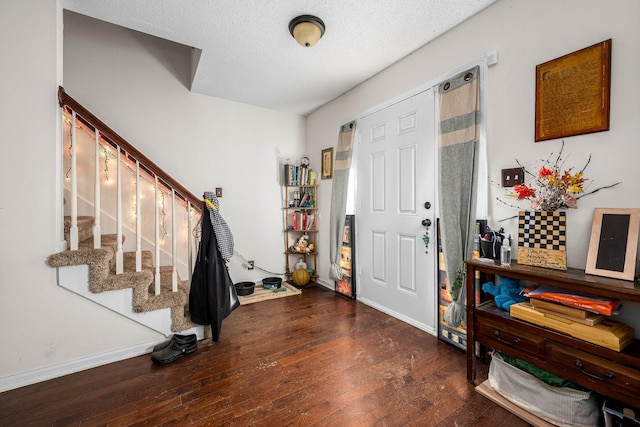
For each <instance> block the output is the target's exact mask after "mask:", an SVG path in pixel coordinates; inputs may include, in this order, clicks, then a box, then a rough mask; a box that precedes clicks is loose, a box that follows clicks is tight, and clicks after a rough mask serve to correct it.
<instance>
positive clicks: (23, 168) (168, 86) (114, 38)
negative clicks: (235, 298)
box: [0, 0, 305, 390]
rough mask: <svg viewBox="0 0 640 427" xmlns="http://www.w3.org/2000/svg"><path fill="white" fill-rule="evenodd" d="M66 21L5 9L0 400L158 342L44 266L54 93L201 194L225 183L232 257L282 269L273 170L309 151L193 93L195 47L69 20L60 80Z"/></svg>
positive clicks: (49, 250)
mask: <svg viewBox="0 0 640 427" xmlns="http://www.w3.org/2000/svg"><path fill="white" fill-rule="evenodd" d="M62 16H63V14H62V10H61V8H60V7H59V5H58V4H57V1H56V0H46V1H42V0H3V1H2V2H1V3H0V36H1V37H0V57H1V58H2V64H3V66H2V67H0V93H2V98H3V102H2V104H1V106H0V112H1V114H0V125H1V128H2V129H3V132H2V139H1V141H2V148H3V155H2V156H0V159H1V160H0V162H1V164H0V178H1V179H2V182H3V185H2V192H1V195H2V198H1V199H0V200H1V201H0V235H1V236H2V237H3V239H4V244H3V245H0V335H1V336H2V338H3V340H4V342H5V343H10V348H7V351H5V353H4V355H3V357H2V363H1V364H0V390H3V389H7V388H12V387H15V386H19V385H21V384H24V383H25V381H26V382H27V383H28V382H35V381H38V380H42V379H46V378H49V377H53V376H57V375H62V374H65V373H68V372H71V371H73V370H74V369H76V368H77V367H78V366H83V367H85V368H86V367H90V366H95V365H96V364H100V363H106V362H108V361H110V360H117V359H118V358H122V357H126V356H127V355H129V356H130V355H131V351H132V349H134V351H137V352H138V353H139V354H142V353H144V352H145V351H146V349H149V348H150V347H151V346H152V344H153V343H155V342H157V341H158V340H159V339H161V338H162V337H161V336H160V335H159V334H157V333H155V332H153V331H151V330H149V329H147V328H145V327H143V326H140V325H138V324H135V323H132V322H130V321H129V320H126V319H124V318H122V317H121V316H119V315H116V314H114V313H112V312H110V311H108V310H106V309H103V308H101V307H99V306H97V305H95V304H94V303H92V302H89V301H87V300H85V299H83V298H81V297H79V296H76V295H74V294H72V293H70V292H68V291H66V290H64V289H62V288H60V287H58V286H57V281H56V270H55V269H53V268H50V267H48V266H47V265H46V260H47V257H48V256H49V255H50V254H53V253H55V252H56V250H57V247H59V246H58V244H59V243H60V233H59V226H58V221H60V222H61V214H60V215H57V214H56V212H58V210H59V209H58V208H57V206H58V205H57V200H56V195H55V193H56V191H60V184H59V181H58V180H59V179H60V177H61V176H62V172H61V170H62V168H61V167H60V166H58V170H56V168H57V167H56V164H57V163H58V164H59V163H60V161H59V160H57V159H58V156H59V153H60V152H61V149H59V147H61V142H60V138H59V134H60V126H59V119H58V112H59V109H58V104H57V90H58V85H59V84H62V85H63V86H64V87H65V89H66V90H67V92H68V93H69V94H70V95H71V96H73V97H74V98H76V99H77V100H78V101H79V102H81V103H83V104H84V105H85V106H86V107H87V108H89V110H90V111H92V112H93V113H94V114H96V115H97V116H98V117H99V118H101V119H102V120H103V121H104V122H105V123H107V124H108V125H109V126H110V127H112V129H114V130H115V131H116V132H118V133H120V134H121V135H122V136H123V137H125V138H126V139H127V140H129V141H130V142H131V143H133V144H134V145H135V146H136V147H137V148H138V149H139V150H140V151H142V152H143V153H145V154H146V155H147V156H148V157H149V158H150V159H152V160H153V161H154V162H155V163H156V164H157V165H159V166H160V167H161V168H163V169H164V170H165V171H166V172H168V173H169V174H171V175H172V176H173V177H174V178H176V179H177V180H178V181H179V182H181V183H182V184H183V185H184V186H185V187H186V188H188V189H190V190H191V191H192V192H193V193H194V194H196V195H198V196H200V195H201V194H202V193H203V191H205V190H211V189H213V188H214V187H223V189H224V197H223V198H222V199H221V205H222V206H221V209H222V214H223V216H224V217H225V219H226V220H227V222H228V223H229V224H230V226H231V229H232V230H233V232H234V235H235V237H236V248H237V250H238V251H240V252H241V253H242V254H243V255H245V256H246V257H247V258H249V259H254V260H255V261H256V264H257V265H258V266H262V267H265V268H268V269H271V270H274V271H275V272H281V271H283V269H284V257H283V256H282V251H283V237H282V216H281V206H282V205H281V201H280V187H279V185H278V184H279V183H278V180H277V178H278V177H277V173H278V171H279V169H278V168H277V166H278V159H279V158H280V157H286V156H292V157H298V156H300V154H301V153H302V151H303V147H304V142H305V141H304V138H305V134H304V128H305V119H304V118H303V117H299V116H295V115H291V114H285V113H280V112H276V111H271V110H266V109H262V108H257V107H252V106H248V105H243V104H238V103H233V102H228V101H224V100H220V99H214V98H209V97H205V96H202V95H197V94H193V93H190V92H189V91H188V90H187V88H186V87H185V84H184V82H186V81H188V75H189V49H187V48H185V47H181V46H177V45H173V44H168V43H166V42H162V41H159V40H155V39H153V38H150V37H147V36H142V35H139V34H135V33H132V32H129V31H123V30H122V29H119V28H117V27H113V26H110V25H106V24H102V23H100V22H97V21H95V22H92V23H91V24H87V23H86V21H85V22H82V20H80V19H76V20H74V19H73V18H70V19H69V20H66V19H65V22H64V24H65V27H66V30H65V43H64V49H65V54H64V60H65V62H66V63H65V64H64V84H63V81H62V72H61V70H62V59H63V53H62V43H61V42H62V28H63V26H62ZM76 17H77V16H76ZM77 18H78V17H77ZM67 30H68V32H67ZM183 59H184V61H182V60H183ZM185 75H187V77H186V78H185V77H184V76H185ZM235 268H236V270H237V271H238V273H236V274H235V276H236V277H233V278H234V279H236V280H244V277H242V274H247V275H249V273H248V272H246V271H243V270H242V269H241V268H239V266H237V265H236V266H235ZM253 276H258V277H259V278H262V277H264V276H266V274H265V273H261V272H259V271H257V270H256V272H255V273H254V274H253V275H251V277H250V279H252V280H253Z"/></svg>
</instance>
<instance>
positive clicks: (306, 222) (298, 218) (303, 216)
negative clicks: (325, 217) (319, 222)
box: [289, 211, 315, 231]
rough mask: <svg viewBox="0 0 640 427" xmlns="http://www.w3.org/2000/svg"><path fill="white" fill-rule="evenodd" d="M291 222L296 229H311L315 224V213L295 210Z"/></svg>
mask: <svg viewBox="0 0 640 427" xmlns="http://www.w3.org/2000/svg"><path fill="white" fill-rule="evenodd" d="M290 215H291V220H290V221H289V224H291V226H292V227H293V230H295V231H311V230H314V226H315V215H314V214H312V213H307V212H301V211H295V212H292V213H291V214H290Z"/></svg>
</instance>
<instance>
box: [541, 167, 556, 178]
mask: <svg viewBox="0 0 640 427" xmlns="http://www.w3.org/2000/svg"><path fill="white" fill-rule="evenodd" d="M551 174H553V171H552V170H551V169H549V168H546V167H544V166H543V167H541V168H540V171H539V172H538V178H545V177H547V176H549V175H551Z"/></svg>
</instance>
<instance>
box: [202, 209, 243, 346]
mask: <svg viewBox="0 0 640 427" xmlns="http://www.w3.org/2000/svg"><path fill="white" fill-rule="evenodd" d="M238 306H240V301H239V300H238V296H237V294H236V289H235V286H234V285H233V282H232V281H231V277H230V276H229V271H228V270H227V266H226V264H225V261H224V259H223V258H222V255H221V253H220V249H219V248H218V242H217V240H216V235H215V233H214V231H213V226H212V224H211V216H210V213H209V208H208V207H207V205H206V203H204V204H203V206H202V235H201V241H200V247H199V248H198V258H197V260H196V265H195V267H194V269H193V276H192V278H191V289H190V291H189V312H190V313H191V321H192V322H194V323H197V324H199V325H211V335H212V339H213V341H214V342H217V341H219V340H220V329H221V328H222V321H223V320H224V319H225V318H226V317H227V316H229V314H231V312H232V311H233V310H235V309H236V308H238Z"/></svg>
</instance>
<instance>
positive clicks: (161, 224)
mask: <svg viewBox="0 0 640 427" xmlns="http://www.w3.org/2000/svg"><path fill="white" fill-rule="evenodd" d="M160 209H161V210H160V215H161V218H160V227H161V229H162V236H160V242H161V243H162V242H164V238H165V236H167V235H168V234H169V233H167V229H166V228H165V227H164V218H165V217H166V216H167V213H166V212H165V211H164V193H163V192H162V191H160Z"/></svg>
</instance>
